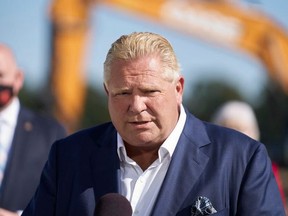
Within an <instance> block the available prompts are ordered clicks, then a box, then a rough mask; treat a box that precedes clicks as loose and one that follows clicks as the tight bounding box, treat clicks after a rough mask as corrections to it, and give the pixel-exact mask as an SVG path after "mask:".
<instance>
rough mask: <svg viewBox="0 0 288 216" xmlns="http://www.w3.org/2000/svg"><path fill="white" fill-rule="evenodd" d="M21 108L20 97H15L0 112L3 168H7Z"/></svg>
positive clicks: (0, 141) (0, 142)
mask: <svg viewBox="0 0 288 216" xmlns="http://www.w3.org/2000/svg"><path fill="white" fill-rule="evenodd" d="M19 110H20V102H19V99H18V98H13V99H12V102H11V104H10V105H9V106H8V107H6V108H5V109H4V110H2V111H1V112H0V144H1V145H0V148H2V150H4V151H2V150H1V151H0V152H1V153H0V154H1V155H0V160H2V161H3V160H4V165H3V167H1V169H3V170H5V167H6V162H7V157H8V154H9V151H10V148H11V144H12V140H13V136H14V131H15V127H16V124H17V118H18V114H19ZM2 178H3V173H1V174H0V182H1V181H2Z"/></svg>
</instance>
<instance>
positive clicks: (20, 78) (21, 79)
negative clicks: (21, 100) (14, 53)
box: [14, 69, 24, 94]
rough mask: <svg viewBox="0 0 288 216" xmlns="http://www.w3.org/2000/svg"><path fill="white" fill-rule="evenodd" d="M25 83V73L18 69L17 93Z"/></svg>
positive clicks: (16, 78)
mask: <svg viewBox="0 0 288 216" xmlns="http://www.w3.org/2000/svg"><path fill="white" fill-rule="evenodd" d="M23 83H24V74H23V72H22V70H20V69H17V72H16V77H15V84H14V91H15V94H18V93H19V91H20V90H21V89H22V87H23Z"/></svg>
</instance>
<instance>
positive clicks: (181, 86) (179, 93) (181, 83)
mask: <svg viewBox="0 0 288 216" xmlns="http://www.w3.org/2000/svg"><path fill="white" fill-rule="evenodd" d="M183 92H184V77H182V76H180V77H179V79H178V81H177V83H176V94H177V102H178V104H181V103H182V98H183Z"/></svg>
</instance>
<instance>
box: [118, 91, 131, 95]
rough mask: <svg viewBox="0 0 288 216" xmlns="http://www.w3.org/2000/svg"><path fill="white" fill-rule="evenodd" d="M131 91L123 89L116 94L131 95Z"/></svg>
mask: <svg viewBox="0 0 288 216" xmlns="http://www.w3.org/2000/svg"><path fill="white" fill-rule="evenodd" d="M130 94H131V93H130V92H129V91H121V92H117V93H115V96H125V95H130Z"/></svg>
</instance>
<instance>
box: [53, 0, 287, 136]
mask: <svg viewBox="0 0 288 216" xmlns="http://www.w3.org/2000/svg"><path fill="white" fill-rule="evenodd" d="M99 4H104V5H107V6H109V7H113V8H116V9H119V10H124V11H127V13H129V12H131V16H132V14H138V15H140V16H142V17H143V18H147V19H149V20H155V21H156V22H158V23H160V24H163V25H165V26H167V27H168V28H172V29H175V30H176V31H180V32H183V33H185V34H189V35H191V37H197V38H200V39H203V40H207V41H210V42H214V43H216V44H220V45H223V46H224V47H227V48H229V49H235V51H239V50H242V51H245V52H246V53H247V54H249V55H252V56H255V57H257V58H258V59H259V60H260V61H261V62H262V63H263V65H264V67H266V69H267V73H268V74H269V76H270V77H271V79H274V80H275V81H276V83H278V84H279V85H280V86H281V88H282V89H283V91H284V92H285V93H286V94H288V34H287V32H285V28H283V26H281V25H280V24H278V23H277V22H276V21H275V20H273V19H272V18H271V17H269V16H267V15H266V14H264V13H263V12H261V11H259V10H256V9H253V8H251V7H247V6H246V7H245V6H244V5H241V4H239V3H237V1H235V0H234V1H233V0H94V1H92V0H53V1H52V4H51V21H52V30H53V34H52V56H51V71H50V73H51V82H50V85H51V86H52V91H53V95H54V99H55V103H54V104H55V115H56V117H57V118H58V119H59V120H60V121H61V122H63V123H64V124H65V125H66V126H67V128H68V130H69V131H71V132H72V131H73V130H74V129H75V128H77V125H78V123H79V119H80V118H81V115H82V112H83V104H84V103H85V94H86V78H85V54H86V51H85V48H86V42H87V36H88V31H89V18H90V14H91V11H92V10H93V9H94V7H95V5H96V6H97V5H99Z"/></svg>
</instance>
